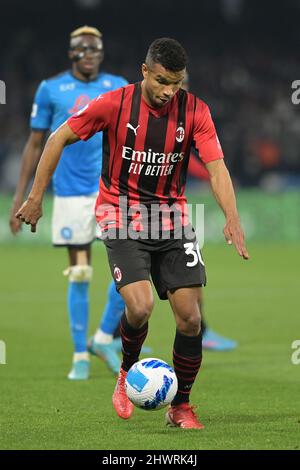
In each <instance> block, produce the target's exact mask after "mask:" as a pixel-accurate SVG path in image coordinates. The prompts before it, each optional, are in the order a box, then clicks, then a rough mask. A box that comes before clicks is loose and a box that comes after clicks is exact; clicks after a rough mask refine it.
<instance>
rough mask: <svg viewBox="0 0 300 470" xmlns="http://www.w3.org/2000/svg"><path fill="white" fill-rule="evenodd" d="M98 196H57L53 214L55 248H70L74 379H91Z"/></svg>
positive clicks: (67, 272)
mask: <svg viewBox="0 0 300 470" xmlns="http://www.w3.org/2000/svg"><path fill="white" fill-rule="evenodd" d="M94 204H95V195H91V196H71V197H59V196H55V198H54V204H53V215H52V241H53V244H54V246H59V247H67V248H68V254H69V267H68V268H67V269H66V270H65V271H64V274H65V275H66V276H68V278H69V279H68V280H69V285H68V310H69V318H70V324H71V332H72V339H73V345H74V356H73V368H72V370H71V372H70V374H69V375H68V377H69V378H70V379H72V380H76V379H78V380H83V379H87V378H88V374H89V361H88V358H89V356H88V352H87V337H86V336H87V327H88V310H89V284H90V280H91V277H92V267H91V266H90V261H91V259H90V258H91V250H90V246H91V243H92V241H93V240H94V237H95V217H94V210H93V208H94Z"/></svg>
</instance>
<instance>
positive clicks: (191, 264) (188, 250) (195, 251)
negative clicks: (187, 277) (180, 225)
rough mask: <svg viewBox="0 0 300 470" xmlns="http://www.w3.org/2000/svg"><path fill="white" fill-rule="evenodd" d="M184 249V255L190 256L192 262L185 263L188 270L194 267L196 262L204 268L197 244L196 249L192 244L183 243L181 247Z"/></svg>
mask: <svg viewBox="0 0 300 470" xmlns="http://www.w3.org/2000/svg"><path fill="white" fill-rule="evenodd" d="M183 247H184V249H185V253H186V254H187V255H191V256H193V261H188V262H187V263H186V265H187V267H188V268H193V267H194V266H196V264H197V263H198V261H199V262H200V263H201V264H202V266H204V261H203V259H202V255H201V252H200V248H199V244H198V243H197V244H196V249H195V247H194V243H192V242H190V243H185V244H184V245H183Z"/></svg>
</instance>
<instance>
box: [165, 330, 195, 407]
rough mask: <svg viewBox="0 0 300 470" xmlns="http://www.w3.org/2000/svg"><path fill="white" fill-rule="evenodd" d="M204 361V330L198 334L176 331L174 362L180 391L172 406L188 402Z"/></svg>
mask: <svg viewBox="0 0 300 470" xmlns="http://www.w3.org/2000/svg"><path fill="white" fill-rule="evenodd" d="M201 361H202V332H201V331H200V333H199V334H198V335H197V336H186V335H183V334H182V333H180V332H179V331H178V330H177V331H176V336H175V341H174V350H173V364H174V370H175V373H176V376H177V379H178V391H177V394H176V396H175V398H174V400H173V401H172V406H176V405H179V404H181V403H188V402H189V398H190V393H191V390H192V386H193V384H194V382H195V379H196V377H197V374H198V372H199V369H200V366H201Z"/></svg>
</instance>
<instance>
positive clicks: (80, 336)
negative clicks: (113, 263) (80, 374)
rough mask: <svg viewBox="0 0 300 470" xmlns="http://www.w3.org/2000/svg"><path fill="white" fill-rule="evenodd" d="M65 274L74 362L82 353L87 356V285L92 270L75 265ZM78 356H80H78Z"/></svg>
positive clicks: (89, 267) (88, 267) (84, 266)
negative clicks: (67, 279)
mask: <svg viewBox="0 0 300 470" xmlns="http://www.w3.org/2000/svg"><path fill="white" fill-rule="evenodd" d="M65 274H66V275H68V277H69V287H68V310H69V318H70V326H71V334H72V338H73V344H74V352H75V355H74V359H75V360H76V359H79V358H80V357H81V356H82V353H86V355H87V330H88V316H89V283H90V280H91V277H92V268H91V266H88V265H75V266H71V267H70V268H69V269H68V272H65ZM79 354H80V355H81V356H78V355H79ZM87 357H88V356H87ZM82 358H83V356H82Z"/></svg>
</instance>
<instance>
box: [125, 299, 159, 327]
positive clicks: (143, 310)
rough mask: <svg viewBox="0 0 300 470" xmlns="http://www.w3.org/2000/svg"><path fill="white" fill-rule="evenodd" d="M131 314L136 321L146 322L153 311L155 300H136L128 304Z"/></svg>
mask: <svg viewBox="0 0 300 470" xmlns="http://www.w3.org/2000/svg"><path fill="white" fill-rule="evenodd" d="M128 309H129V311H130V314H131V316H132V317H134V319H135V321H136V322H137V323H139V324H145V323H146V322H147V321H148V320H149V318H150V316H151V313H152V310H153V302H152V301H151V300H147V299H143V300H135V301H133V302H131V305H130V306H128Z"/></svg>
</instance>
